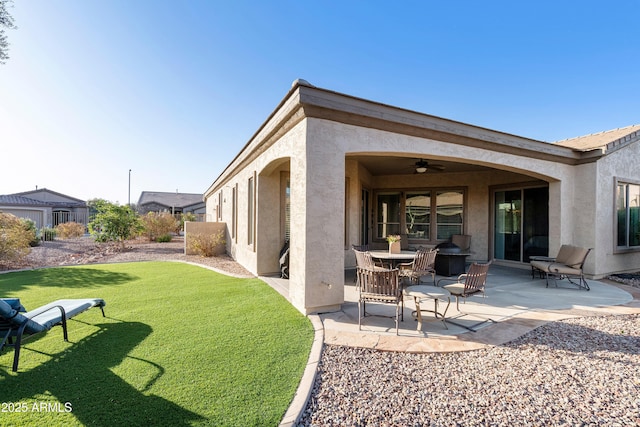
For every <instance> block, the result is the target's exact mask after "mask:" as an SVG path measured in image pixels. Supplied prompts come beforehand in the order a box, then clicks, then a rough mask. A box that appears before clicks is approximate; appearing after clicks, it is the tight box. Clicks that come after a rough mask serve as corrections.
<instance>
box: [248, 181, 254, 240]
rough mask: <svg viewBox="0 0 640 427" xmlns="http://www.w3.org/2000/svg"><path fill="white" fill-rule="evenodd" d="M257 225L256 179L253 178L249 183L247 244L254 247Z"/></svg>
mask: <svg viewBox="0 0 640 427" xmlns="http://www.w3.org/2000/svg"><path fill="white" fill-rule="evenodd" d="M255 224H256V208H255V178H254V177H253V176H252V177H251V178H249V182H248V183H247V244H249V245H253V242H254V239H255Z"/></svg>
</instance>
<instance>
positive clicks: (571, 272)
mask: <svg viewBox="0 0 640 427" xmlns="http://www.w3.org/2000/svg"><path fill="white" fill-rule="evenodd" d="M589 252H591V249H586V248H581V247H579V246H573V245H562V246H561V247H560V250H559V251H558V255H556V257H555V258H546V257H535V256H534V257H531V261H530V263H531V274H532V275H534V272H535V270H538V271H540V272H542V273H544V275H545V279H546V280H547V288H548V287H549V279H552V280H553V281H554V283H555V285H556V287H557V286H558V282H557V279H560V280H562V279H567V280H568V281H569V283H571V284H573V285H575V286H577V287H578V288H579V289H585V290H587V291H588V290H590V288H589V284H588V283H587V281H586V280H585V278H584V273H583V271H582V267H583V266H584V262H585V261H586V259H587V256H588V255H589ZM572 278H577V279H578V282H577V283H576V282H574V281H573V280H571V279H572Z"/></svg>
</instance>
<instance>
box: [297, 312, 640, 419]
mask: <svg viewBox="0 0 640 427" xmlns="http://www.w3.org/2000/svg"><path fill="white" fill-rule="evenodd" d="M300 425H304V426H543V425H544V426H547V425H548V426H637V425H640V318H639V317H638V316H637V315H625V316H606V317H586V318H577V319H571V320H566V321H562V322H553V323H549V324H546V325H544V326H541V327H539V328H537V329H535V330H533V331H531V332H530V333H528V334H526V335H524V336H522V337H521V338H519V339H517V340H515V341H512V342H510V343H508V344H506V345H503V346H496V347H492V348H488V349H484V350H477V351H470V352H460V353H429V354H412V353H393V352H381V351H376V350H371V349H360V348H349V347H341V346H326V347H325V349H324V352H323V356H322V361H321V364H320V367H319V370H318V376H317V378H316V382H315V386H314V389H313V394H312V397H311V400H310V401H309V404H308V405H307V408H306V411H305V414H304V417H303V419H302V422H301V424H300Z"/></svg>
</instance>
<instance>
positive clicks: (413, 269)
mask: <svg viewBox="0 0 640 427" xmlns="http://www.w3.org/2000/svg"><path fill="white" fill-rule="evenodd" d="M437 254H438V250H437V249H431V250H424V249H420V250H418V251H417V252H416V257H415V258H414V259H413V261H411V262H408V263H403V264H398V268H399V269H400V277H402V278H408V279H409V282H410V283H411V284H414V282H415V284H416V285H419V284H420V278H421V277H422V276H426V275H428V274H430V275H431V279H432V280H433V285H434V286H435V285H436V269H435V263H436V255H437Z"/></svg>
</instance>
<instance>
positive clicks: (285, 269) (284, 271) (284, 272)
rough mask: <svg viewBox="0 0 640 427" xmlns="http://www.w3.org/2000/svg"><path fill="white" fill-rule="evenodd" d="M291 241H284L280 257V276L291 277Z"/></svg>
mask: <svg viewBox="0 0 640 427" xmlns="http://www.w3.org/2000/svg"><path fill="white" fill-rule="evenodd" d="M289 250H290V248H289V241H288V240H286V241H285V242H284V246H282V249H280V258H279V259H278V260H279V262H280V278H281V279H288V278H289Z"/></svg>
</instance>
